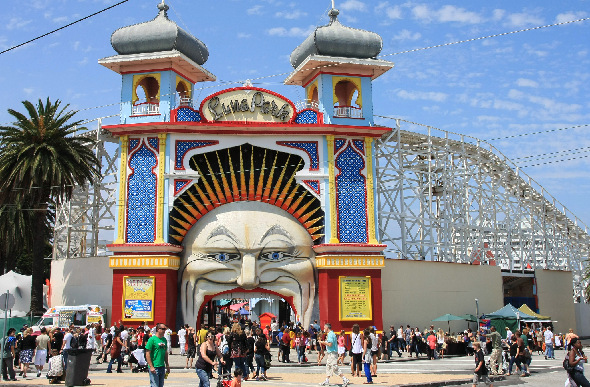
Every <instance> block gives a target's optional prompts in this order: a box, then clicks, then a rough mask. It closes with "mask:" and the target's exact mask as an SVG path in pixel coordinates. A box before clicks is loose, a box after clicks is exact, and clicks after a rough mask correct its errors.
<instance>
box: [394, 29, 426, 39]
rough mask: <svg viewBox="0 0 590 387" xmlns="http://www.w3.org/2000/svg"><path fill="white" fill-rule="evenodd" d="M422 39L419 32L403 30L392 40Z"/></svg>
mask: <svg viewBox="0 0 590 387" xmlns="http://www.w3.org/2000/svg"><path fill="white" fill-rule="evenodd" d="M421 37H422V34H421V33H419V32H412V31H410V30H406V29H403V30H401V31H400V32H398V33H397V34H396V35H395V36H394V37H393V39H394V40H418V39H420V38H421Z"/></svg>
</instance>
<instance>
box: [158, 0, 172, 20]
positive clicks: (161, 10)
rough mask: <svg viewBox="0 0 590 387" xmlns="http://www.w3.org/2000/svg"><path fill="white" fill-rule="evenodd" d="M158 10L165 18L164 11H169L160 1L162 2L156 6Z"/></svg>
mask: <svg viewBox="0 0 590 387" xmlns="http://www.w3.org/2000/svg"><path fill="white" fill-rule="evenodd" d="M158 9H159V10H160V13H161V14H162V13H163V14H164V16H167V15H166V11H168V10H169V9H170V7H168V5H166V3H165V2H164V0H162V2H161V3H160V4H158Z"/></svg>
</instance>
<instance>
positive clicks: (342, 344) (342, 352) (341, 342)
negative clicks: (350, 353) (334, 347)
mask: <svg viewBox="0 0 590 387" xmlns="http://www.w3.org/2000/svg"><path fill="white" fill-rule="evenodd" d="M345 356H346V334H345V333H344V331H341V332H340V336H338V361H337V362H336V364H340V365H344V357H345Z"/></svg>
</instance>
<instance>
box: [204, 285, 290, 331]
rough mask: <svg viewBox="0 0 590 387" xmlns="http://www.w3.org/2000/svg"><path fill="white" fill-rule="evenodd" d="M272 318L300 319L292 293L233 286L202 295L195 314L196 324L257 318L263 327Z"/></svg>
mask: <svg viewBox="0 0 590 387" xmlns="http://www.w3.org/2000/svg"><path fill="white" fill-rule="evenodd" d="M273 319H276V321H277V322H278V323H280V324H281V326H282V324H283V323H289V322H297V321H300V317H299V316H298V315H297V310H296V309H295V306H294V305H293V297H287V296H283V295H281V294H279V293H276V292H272V291H269V290H266V289H260V288H257V289H253V290H250V291H248V290H244V289H235V290H231V291H226V292H222V293H218V294H215V295H210V296H206V297H205V302H203V304H202V305H201V308H200V310H199V317H198V324H197V326H198V327H201V326H202V325H203V324H207V325H208V326H224V325H228V326H229V325H231V324H232V323H233V322H239V321H240V320H243V321H246V320H251V321H260V325H261V326H262V327H265V326H266V325H269V326H270V324H271V322H272V320H273Z"/></svg>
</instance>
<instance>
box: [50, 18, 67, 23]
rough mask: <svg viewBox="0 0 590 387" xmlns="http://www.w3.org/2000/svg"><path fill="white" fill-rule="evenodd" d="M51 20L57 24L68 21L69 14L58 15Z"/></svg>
mask: <svg viewBox="0 0 590 387" xmlns="http://www.w3.org/2000/svg"><path fill="white" fill-rule="evenodd" d="M51 21H52V22H54V23H56V24H63V23H65V22H67V21H68V17H67V16H58V17H55V18H53V19H51Z"/></svg>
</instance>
